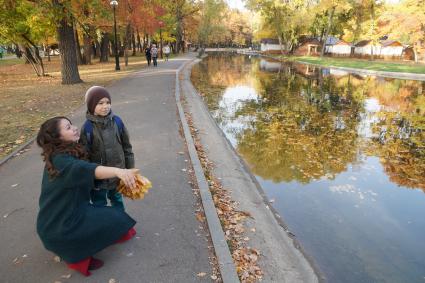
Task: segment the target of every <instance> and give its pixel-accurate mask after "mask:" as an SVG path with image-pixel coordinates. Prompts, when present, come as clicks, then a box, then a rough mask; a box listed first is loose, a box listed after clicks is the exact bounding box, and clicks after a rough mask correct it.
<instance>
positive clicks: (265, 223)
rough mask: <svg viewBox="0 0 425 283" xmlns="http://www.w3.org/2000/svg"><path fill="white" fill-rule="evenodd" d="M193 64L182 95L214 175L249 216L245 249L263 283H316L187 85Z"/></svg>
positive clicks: (313, 273) (185, 76)
mask: <svg viewBox="0 0 425 283" xmlns="http://www.w3.org/2000/svg"><path fill="white" fill-rule="evenodd" d="M192 67H193V64H191V65H190V66H188V67H187V68H186V69H185V70H184V71H183V79H182V80H181V89H182V95H184V97H185V99H186V101H187V102H188V103H187V107H188V108H189V111H190V112H191V114H192V118H193V122H194V124H195V126H196V128H197V129H200V131H199V136H200V138H201V142H202V144H203V146H204V148H205V151H206V153H207V155H208V157H209V159H210V160H211V161H212V162H213V163H214V165H215V166H214V175H215V176H216V177H218V178H219V179H220V180H221V182H222V185H223V186H224V187H225V188H226V189H229V190H230V191H231V195H232V199H234V200H235V201H237V202H238V203H239V209H240V210H241V211H244V212H247V213H249V215H250V216H251V217H249V219H248V220H247V225H246V228H245V235H246V239H247V240H248V241H249V246H251V247H253V248H256V249H258V250H259V252H260V254H261V255H260V260H259V262H258V263H259V265H260V266H261V268H262V270H263V271H264V275H263V281H264V282H291V283H292V282H319V281H322V280H319V277H318V275H317V274H318V271H317V270H316V271H315V270H314V269H313V267H312V266H313V265H312V262H309V261H308V259H307V258H306V257H305V256H304V254H303V253H302V251H301V247H300V245H299V243H298V242H297V241H296V239H295V238H293V237H291V236H290V235H291V233H290V231H289V230H288V229H287V227H286V226H285V225H282V224H283V221H282V219H281V216H280V215H279V214H277V213H276V212H275V211H274V210H273V209H272V208H271V207H270V206H269V204H268V203H266V202H265V195H264V194H263V193H262V191H261V189H260V188H259V186H258V184H257V183H256V181H255V178H253V177H252V175H251V174H250V173H249V171H248V170H247V169H246V167H245V166H244V163H243V161H241V160H240V159H239V157H238V156H237V154H236V153H235V152H234V149H233V148H232V146H231V144H230V143H229V142H228V141H227V139H226V137H225V136H224V135H223V133H222V131H221V130H220V128H219V127H218V126H217V124H216V122H215V121H214V119H213V118H212V117H211V115H210V114H209V112H208V108H207V107H206V105H205V104H204V102H203V101H202V98H201V97H200V96H199V94H198V93H197V91H196V90H195V88H194V87H193V85H192V83H191V81H190V71H191V68H192Z"/></svg>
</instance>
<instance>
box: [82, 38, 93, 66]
mask: <svg viewBox="0 0 425 283" xmlns="http://www.w3.org/2000/svg"><path fill="white" fill-rule="evenodd" d="M83 39H84V50H83V51H84V53H83V54H84V57H83V59H84V64H87V65H89V64H91V53H92V50H91V48H92V45H91V36H90V35H88V34H86V33H84V37H83Z"/></svg>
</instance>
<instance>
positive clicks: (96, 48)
mask: <svg viewBox="0 0 425 283" xmlns="http://www.w3.org/2000/svg"><path fill="white" fill-rule="evenodd" d="M99 49H100V43H99V41H98V40H97V39H95V40H94V41H93V42H92V44H91V50H92V52H93V58H97V57H100V50H99Z"/></svg>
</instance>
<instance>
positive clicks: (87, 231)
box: [37, 117, 137, 276]
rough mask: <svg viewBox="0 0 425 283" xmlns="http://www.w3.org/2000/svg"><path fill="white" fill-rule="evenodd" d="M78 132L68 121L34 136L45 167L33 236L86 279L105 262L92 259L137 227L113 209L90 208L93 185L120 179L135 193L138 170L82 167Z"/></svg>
mask: <svg viewBox="0 0 425 283" xmlns="http://www.w3.org/2000/svg"><path fill="white" fill-rule="evenodd" d="M79 138H80V134H79V131H78V128H77V127H75V126H74V125H72V123H71V121H70V120H69V119H68V118H66V117H55V118H52V119H49V120H47V121H45V122H44V123H43V124H42V125H41V127H40V131H39V133H38V135H37V144H38V145H39V146H40V147H41V148H42V154H41V155H42V156H43V160H44V162H45V168H44V173H43V180H42V185H41V195H40V199H39V206H40V211H39V213H38V217H37V233H38V235H39V237H40V239H41V241H42V242H43V244H44V246H45V248H46V249H47V250H50V251H52V252H54V253H55V254H57V255H58V256H59V257H61V258H62V259H63V260H64V261H65V262H66V263H67V264H68V267H69V268H71V269H75V270H77V271H79V272H81V273H82V274H84V275H85V276H89V275H90V271H89V270H94V269H97V268H100V267H101V266H102V265H103V262H102V261H101V260H99V259H95V258H93V257H92V256H93V255H94V254H96V253H97V252H99V251H101V250H102V249H104V248H106V247H107V246H109V245H111V244H114V243H118V242H123V241H126V240H128V239H130V238H132V237H133V236H134V235H135V234H136V231H135V230H134V228H133V226H134V225H135V224H136V221H135V220H134V219H132V218H131V217H130V216H129V215H128V214H127V213H125V212H124V211H122V210H119V209H116V208H114V207H106V206H105V207H99V206H93V205H92V204H91V203H90V191H91V190H92V189H93V187H94V180H95V179H108V178H113V177H118V178H119V179H121V180H122V181H123V182H124V183H125V184H126V186H128V187H130V188H134V187H135V186H136V183H135V174H136V173H137V169H120V168H115V167H105V166H99V165H97V164H95V163H89V162H87V161H86V157H87V156H86V152H85V149H84V147H83V146H82V145H81V144H79V143H78V140H79Z"/></svg>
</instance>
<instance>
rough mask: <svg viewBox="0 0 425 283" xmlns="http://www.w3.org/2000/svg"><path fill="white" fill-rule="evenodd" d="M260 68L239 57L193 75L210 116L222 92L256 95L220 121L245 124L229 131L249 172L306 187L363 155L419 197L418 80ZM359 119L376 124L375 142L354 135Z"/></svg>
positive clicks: (424, 127) (422, 164) (423, 164)
mask: <svg viewBox="0 0 425 283" xmlns="http://www.w3.org/2000/svg"><path fill="white" fill-rule="evenodd" d="M265 66H266V65H264V64H263V65H262V66H261V64H260V62H259V60H253V62H251V60H250V59H248V58H247V57H243V56H232V57H226V56H219V57H218V58H217V57H211V58H208V60H204V61H203V62H202V64H198V65H197V66H195V68H194V72H193V73H192V80H193V82H194V83H195V85H196V86H197V88H198V89H200V88H203V90H200V91H201V92H205V93H208V94H209V95H208V96H207V98H208V100H207V101H208V104H209V107H210V108H211V109H214V110H217V109H218V108H219V103H220V100H221V99H222V95H223V93H224V90H225V88H226V87H228V86H235V85H238V84H245V85H246V84H248V85H252V86H253V87H254V88H255V89H256V90H257V92H258V95H259V99H258V100H256V101H246V102H244V103H242V104H241V105H242V106H241V108H239V109H238V110H237V112H236V113H235V115H234V116H232V117H229V116H228V115H226V114H228V113H224V114H223V115H220V116H219V119H220V123H222V124H223V125H224V126H226V123H231V122H233V121H236V120H237V121H238V122H242V123H243V124H244V126H243V128H242V129H241V128H240V127H238V128H236V129H233V133H234V134H235V137H236V138H237V142H238V144H237V149H238V151H239V152H240V154H241V155H242V156H243V157H244V158H245V159H246V161H247V162H248V164H250V166H251V168H252V170H253V172H254V173H255V174H258V175H259V176H261V177H262V178H264V179H271V180H273V181H276V182H279V181H292V180H297V181H299V182H303V183H308V182H310V181H311V180H313V179H317V178H320V177H322V176H324V175H327V176H328V177H333V176H335V175H336V174H338V173H340V172H343V171H345V170H346V167H347V165H348V164H349V163H353V162H356V160H357V156H358V152H361V151H366V152H367V154H369V155H373V156H379V157H380V158H381V163H382V164H383V167H384V169H385V171H386V173H387V174H388V175H389V176H390V179H391V181H393V182H395V183H397V184H399V185H401V186H406V187H409V188H421V189H423V190H424V191H425V174H424V172H425V118H424V117H425V82H417V81H405V80H395V79H383V78H375V77H366V78H363V77H361V76H357V75H352V74H347V75H344V76H339V77H337V78H336V77H333V76H330V75H328V74H329V72H327V71H321V70H319V69H311V68H310V69H308V68H306V67H303V66H305V65H302V66H301V67H296V66H297V65H294V64H283V65H282V67H281V68H276V66H274V65H273V66H272V67H273V68H272V69H273V70H272V69H269V70H266V71H267V72H266V71H260V70H259V67H261V68H263V69H265ZM273 71H275V72H276V73H274V74H273V73H270V72H273ZM211 94H212V95H211ZM366 98H376V99H377V100H378V101H379V105H381V107H382V109H381V110H380V111H378V112H377V113H367V112H365V109H363V105H364V101H365V99H366ZM221 110H223V109H221ZM364 115H369V117H371V116H374V117H377V118H378V119H375V120H373V119H372V120H371V123H372V125H371V126H372V130H373V132H374V134H375V135H374V138H373V139H372V140H370V141H369V142H365V143H363V140H362V139H361V138H358V136H357V128H358V124H359V122H360V120H361V119H362V118H361V117H365V116H364Z"/></svg>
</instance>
